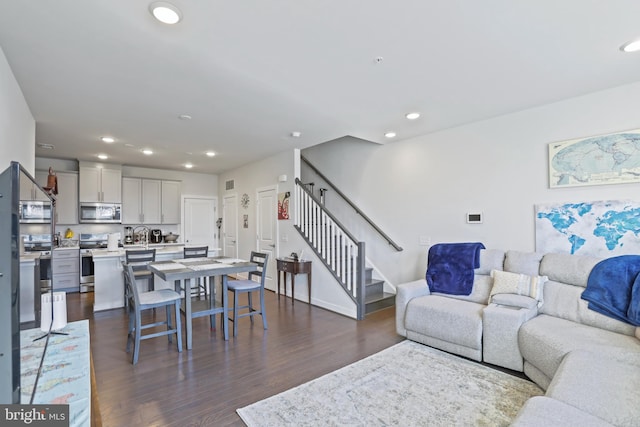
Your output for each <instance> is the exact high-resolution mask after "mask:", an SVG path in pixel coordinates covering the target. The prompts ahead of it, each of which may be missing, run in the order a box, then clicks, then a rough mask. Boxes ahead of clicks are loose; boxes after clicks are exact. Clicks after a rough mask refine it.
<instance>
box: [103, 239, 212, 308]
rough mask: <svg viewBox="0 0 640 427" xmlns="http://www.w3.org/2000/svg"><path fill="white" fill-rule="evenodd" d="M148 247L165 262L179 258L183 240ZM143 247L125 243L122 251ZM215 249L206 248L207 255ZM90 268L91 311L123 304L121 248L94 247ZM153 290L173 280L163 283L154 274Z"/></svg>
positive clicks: (123, 255) (168, 287)
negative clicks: (91, 273)
mask: <svg viewBox="0 0 640 427" xmlns="http://www.w3.org/2000/svg"><path fill="white" fill-rule="evenodd" d="M149 248H150V249H156V261H169V260H172V259H180V258H182V254H183V248H184V244H183V243H174V244H159V245H149ZM136 249H144V248H143V247H142V246H127V247H126V250H136ZM218 251H219V249H218V248H212V249H209V256H215V255H217V254H218ZM91 252H92V256H93V269H94V288H93V292H94V294H93V298H94V301H93V311H101V310H110V309H113V308H121V307H124V277H123V274H122V262H123V261H124V259H125V248H120V249H119V250H117V251H108V250H106V249H94V250H93V251H91ZM154 287H155V289H173V287H174V285H173V283H167V282H165V281H164V280H162V279H160V278H158V277H156V279H155V281H154Z"/></svg>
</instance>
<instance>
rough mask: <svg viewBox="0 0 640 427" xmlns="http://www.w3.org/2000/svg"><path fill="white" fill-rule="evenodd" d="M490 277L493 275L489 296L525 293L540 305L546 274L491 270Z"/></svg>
mask: <svg viewBox="0 0 640 427" xmlns="http://www.w3.org/2000/svg"><path fill="white" fill-rule="evenodd" d="M491 277H493V287H492V288H491V295H490V296H491V297H493V296H494V295H495V294H517V295H525V296H528V297H531V298H533V299H535V300H537V301H538V307H540V306H542V303H543V302H544V301H543V294H544V289H543V288H544V283H545V282H546V281H547V276H528V275H526V274H520V273H511V272H510V271H502V270H491Z"/></svg>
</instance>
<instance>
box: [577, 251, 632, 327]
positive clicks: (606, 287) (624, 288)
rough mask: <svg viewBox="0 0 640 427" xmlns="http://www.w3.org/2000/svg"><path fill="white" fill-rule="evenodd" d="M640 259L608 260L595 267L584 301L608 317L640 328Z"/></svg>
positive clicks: (617, 258) (583, 297)
mask: <svg viewBox="0 0 640 427" xmlns="http://www.w3.org/2000/svg"><path fill="white" fill-rule="evenodd" d="M639 273H640V256H639V255H622V256H617V257H613V258H607V259H605V260H603V261H600V262H599V263H598V264H596V265H595V266H594V267H593V270H591V273H590V274H589V280H588V281H587V288H586V289H585V290H584V292H583V293H582V299H583V300H586V301H588V302H589V308H590V309H591V310H593V311H597V312H598V313H601V314H604V315H605V316H609V317H612V318H614V319H617V320H621V321H623V322H626V323H630V324H632V325H635V326H640V274H639Z"/></svg>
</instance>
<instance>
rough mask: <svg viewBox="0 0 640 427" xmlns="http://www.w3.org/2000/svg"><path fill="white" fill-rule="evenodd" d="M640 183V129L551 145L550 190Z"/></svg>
mask: <svg viewBox="0 0 640 427" xmlns="http://www.w3.org/2000/svg"><path fill="white" fill-rule="evenodd" d="M629 182H640V129H636V130H630V131H626V132H618V133H610V134H606V135H598V136H592V137H588V138H578V139H572V140H568V141H561V142H552V143H551V144H549V187H550V188H560V187H572V186H579V185H603V184H623V183H629Z"/></svg>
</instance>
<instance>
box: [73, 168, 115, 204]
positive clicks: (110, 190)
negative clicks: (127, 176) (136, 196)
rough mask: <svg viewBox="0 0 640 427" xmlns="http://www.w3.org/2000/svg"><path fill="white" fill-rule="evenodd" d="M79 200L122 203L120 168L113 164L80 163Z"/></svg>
mask: <svg viewBox="0 0 640 427" xmlns="http://www.w3.org/2000/svg"><path fill="white" fill-rule="evenodd" d="M79 169H80V197H79V199H80V202H104V203H122V170H121V169H120V168H119V167H118V166H115V165H100V164H96V165H80V168H79Z"/></svg>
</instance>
